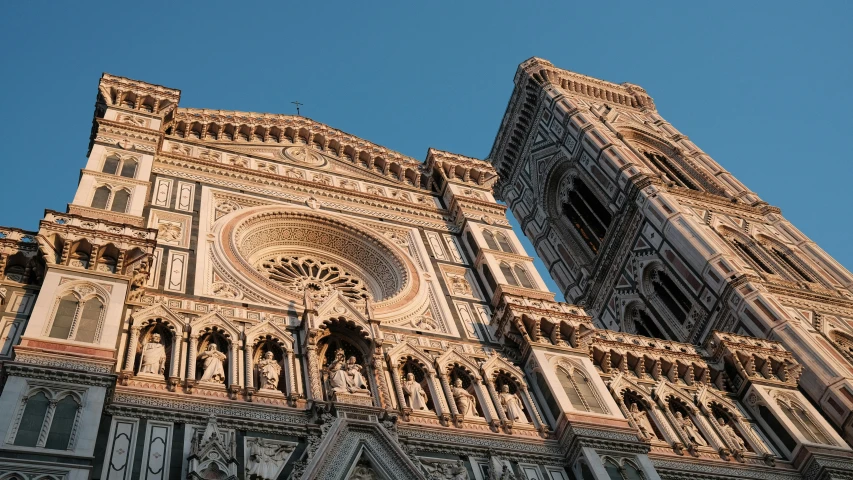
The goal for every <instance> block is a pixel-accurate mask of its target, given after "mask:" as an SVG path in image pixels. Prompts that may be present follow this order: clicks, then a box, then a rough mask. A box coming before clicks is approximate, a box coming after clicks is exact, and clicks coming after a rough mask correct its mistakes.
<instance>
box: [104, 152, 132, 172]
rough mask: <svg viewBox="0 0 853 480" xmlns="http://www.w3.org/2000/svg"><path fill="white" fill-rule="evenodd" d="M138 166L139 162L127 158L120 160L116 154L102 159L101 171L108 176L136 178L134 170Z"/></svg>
mask: <svg viewBox="0 0 853 480" xmlns="http://www.w3.org/2000/svg"><path fill="white" fill-rule="evenodd" d="M138 166H139V160H137V159H135V158H132V157H127V158H122V157H121V156H119V155H118V154H115V153H114V154H112V155H109V156H108V157H107V158H105V159H104V166H103V168H101V171H102V172H104V173H108V174H110V175H119V176H122V177H125V178H134V177H136V170H137V167H138Z"/></svg>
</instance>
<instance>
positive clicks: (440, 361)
mask: <svg viewBox="0 0 853 480" xmlns="http://www.w3.org/2000/svg"><path fill="white" fill-rule="evenodd" d="M435 365H436V367H437V369H438V370H440V371H443V372H450V371H451V370H452V369H453V367H454V366H457V365H458V366H459V367H461V368H462V369H463V370H465V372H466V373H467V374H468V375H469V376H470V377H471V379H472V380H476V381H481V380H482V377H481V376H480V373H479V371H480V369H479V367H478V366H477V364H475V363H474V362H473V361H472V360H471V358H470V357H468V356H465V355H461V354H460V353H459V352H458V351H456V349H455V348H451V349H450V350H448V351H447V352H445V353H444V354H443V355H441V356H440V357H438V358H436V359H435Z"/></svg>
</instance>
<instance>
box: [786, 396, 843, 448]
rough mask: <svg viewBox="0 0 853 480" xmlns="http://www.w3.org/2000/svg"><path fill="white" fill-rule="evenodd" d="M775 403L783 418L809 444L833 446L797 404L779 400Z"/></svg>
mask: <svg viewBox="0 0 853 480" xmlns="http://www.w3.org/2000/svg"><path fill="white" fill-rule="evenodd" d="M776 403H777V404H778V405H779V408H780V409H782V413H783V414H784V415H785V417H787V418H788V420H789V421H790V422H791V423H792V424H794V426H795V427H796V428H797V430H799V431H800V433H802V434H803V436H804V437H806V439H807V440H808V441H809V442H812V443H822V444H825V445H833V442H832V441H830V440H829V438H827V436H826V434H824V433H823V430H822V429H821V428H820V427H819V426H818V425H817V424H816V423H815V421H814V420H813V419H812V418H811V415H809V414H808V412H806V410H805V409H804V408H803V407H802V406H800V405H799V404H798V403H796V402H793V401H790V400H788V401H783V400H782V399H781V398H780V399H777V400H776Z"/></svg>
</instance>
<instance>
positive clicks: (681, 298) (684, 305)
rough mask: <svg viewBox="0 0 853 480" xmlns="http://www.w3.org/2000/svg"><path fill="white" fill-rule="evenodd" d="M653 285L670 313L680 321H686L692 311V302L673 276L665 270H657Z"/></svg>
mask: <svg viewBox="0 0 853 480" xmlns="http://www.w3.org/2000/svg"><path fill="white" fill-rule="evenodd" d="M652 287H653V288H654V291H655V294H657V296H658V298H660V299H661V301H662V302H663V303H664V305H666V308H667V309H668V310H669V311H670V313H672V315H673V316H674V317H675V318H676V319H677V320H678V321H679V322H681V323H684V322H685V321H686V320H687V314H688V313H689V312H690V308H691V302H690V299H688V298H687V297H686V296H685V295H684V293H682V292H681V289H680V288H678V286H677V285H676V284H675V282H674V281H673V280H672V278H670V277H669V275H667V274H666V272H664V271H663V270H659V271H657V272H656V278H655V279H654V280H653V281H652Z"/></svg>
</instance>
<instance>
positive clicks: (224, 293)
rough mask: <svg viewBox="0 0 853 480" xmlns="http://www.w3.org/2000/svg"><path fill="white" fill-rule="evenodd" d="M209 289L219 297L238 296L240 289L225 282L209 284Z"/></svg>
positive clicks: (234, 297)
mask: <svg viewBox="0 0 853 480" xmlns="http://www.w3.org/2000/svg"><path fill="white" fill-rule="evenodd" d="M210 291H211V293H213V294H214V295H216V296H217V297H221V298H233V299H238V298H240V290H237V288H236V287H234V285H231V284H230V283H225V282H217V283H214V284H213V285H211V286H210Z"/></svg>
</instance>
